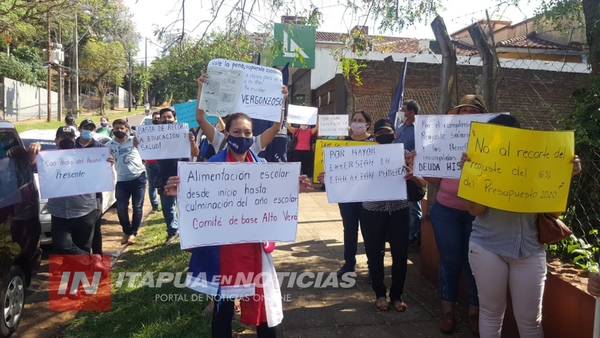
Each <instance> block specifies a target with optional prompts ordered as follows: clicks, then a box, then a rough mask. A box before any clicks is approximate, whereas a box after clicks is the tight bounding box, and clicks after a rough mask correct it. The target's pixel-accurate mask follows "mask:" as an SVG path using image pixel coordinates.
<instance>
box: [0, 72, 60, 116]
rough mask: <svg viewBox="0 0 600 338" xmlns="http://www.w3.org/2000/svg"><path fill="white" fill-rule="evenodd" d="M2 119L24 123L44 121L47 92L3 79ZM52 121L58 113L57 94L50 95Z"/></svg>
mask: <svg viewBox="0 0 600 338" xmlns="http://www.w3.org/2000/svg"><path fill="white" fill-rule="evenodd" d="M0 95H4V119H5V120H7V121H24V120H31V119H46V118H47V116H48V91H47V90H46V89H44V88H40V87H34V86H31V85H28V84H25V83H22V82H19V81H15V80H12V79H9V78H6V77H5V78H4V92H3V93H0ZM51 111H52V119H54V120H55V119H56V113H57V111H58V94H57V93H56V92H52V93H51Z"/></svg>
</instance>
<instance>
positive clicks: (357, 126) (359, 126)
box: [350, 122, 367, 134]
mask: <svg viewBox="0 0 600 338" xmlns="http://www.w3.org/2000/svg"><path fill="white" fill-rule="evenodd" d="M350 128H351V129H352V132H353V133H354V134H362V133H364V132H365V131H367V124H366V123H364V122H352V124H351V125H350Z"/></svg>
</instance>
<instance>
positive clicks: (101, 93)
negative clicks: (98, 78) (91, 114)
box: [96, 82, 105, 116]
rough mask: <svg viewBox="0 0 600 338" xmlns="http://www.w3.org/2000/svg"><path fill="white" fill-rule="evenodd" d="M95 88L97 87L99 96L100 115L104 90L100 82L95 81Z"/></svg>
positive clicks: (101, 113) (102, 107)
mask: <svg viewBox="0 0 600 338" xmlns="http://www.w3.org/2000/svg"><path fill="white" fill-rule="evenodd" d="M96 88H97V89H98V96H99V97H100V115H102V116H104V96H105V90H104V86H103V85H102V82H97V83H96Z"/></svg>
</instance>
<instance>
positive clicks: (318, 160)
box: [313, 139, 373, 183]
mask: <svg viewBox="0 0 600 338" xmlns="http://www.w3.org/2000/svg"><path fill="white" fill-rule="evenodd" d="M369 144H373V142H369V141H353V140H322V139H318V140H317V144H316V145H315V165H314V171H313V182H314V183H319V181H318V180H317V176H319V174H320V173H322V172H323V171H325V166H324V165H323V148H327V147H346V146H364V145H369Z"/></svg>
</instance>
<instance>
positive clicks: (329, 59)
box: [290, 18, 590, 129]
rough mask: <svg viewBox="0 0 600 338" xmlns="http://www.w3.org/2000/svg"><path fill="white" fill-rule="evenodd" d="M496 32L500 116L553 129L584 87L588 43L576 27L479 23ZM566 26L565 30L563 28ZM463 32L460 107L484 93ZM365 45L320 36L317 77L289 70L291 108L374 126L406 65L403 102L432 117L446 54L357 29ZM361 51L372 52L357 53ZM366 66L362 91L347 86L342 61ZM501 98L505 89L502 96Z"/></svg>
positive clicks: (458, 40) (458, 43) (456, 39)
mask: <svg viewBox="0 0 600 338" xmlns="http://www.w3.org/2000/svg"><path fill="white" fill-rule="evenodd" d="M477 24H479V25H481V26H482V28H483V29H484V30H485V31H486V32H489V27H490V26H491V29H492V31H493V33H494V34H493V35H494V42H495V48H496V51H497V53H498V57H499V62H500V69H501V74H502V77H503V79H502V86H504V89H505V91H504V92H502V93H501V94H500V95H501V97H500V99H499V108H500V109H501V110H502V111H509V112H511V113H514V114H517V115H519V114H521V115H522V116H523V118H522V120H524V122H525V123H524V124H525V125H526V126H527V125H529V126H531V127H535V128H538V129H552V128H554V127H556V123H557V121H558V120H559V119H560V118H562V117H565V116H566V114H568V110H569V109H570V105H569V103H568V101H569V99H570V96H571V93H572V91H573V90H575V88H577V87H579V86H583V85H586V84H587V79H588V75H589V72H590V70H589V68H588V65H587V63H586V61H587V60H586V57H585V53H586V46H585V36H584V34H583V33H582V32H581V30H579V29H578V28H577V27H574V28H572V29H570V30H569V32H568V34H564V33H562V32H556V31H552V30H550V29H549V28H547V27H540V26H538V25H536V22H535V19H529V20H525V21H522V22H518V23H515V24H513V23H512V22H511V21H510V20H507V19H505V18H492V19H491V20H490V24H488V22H487V20H480V21H479V22H477ZM566 26H567V25H565V27H566ZM467 29H468V27H465V28H463V29H461V30H458V31H457V32H454V33H452V34H451V35H450V38H451V40H452V43H453V45H454V49H455V51H456V55H457V74H456V77H457V82H458V84H459V85H458V89H457V91H456V94H455V96H456V97H455V98H454V99H455V101H458V100H459V99H460V97H461V96H462V95H464V94H468V93H481V88H482V86H481V83H479V82H480V81H481V67H480V66H481V64H482V61H481V58H480V57H479V56H478V52H477V49H476V48H475V46H474V44H473V42H472V40H471V38H470V36H469V33H468V31H467ZM357 30H358V31H360V32H361V35H360V39H361V41H356V39H357V38H356V37H353V38H350V35H349V34H344V33H332V32H320V31H317V32H316V51H315V53H316V56H315V68H314V69H292V70H291V76H290V85H291V90H290V98H291V102H292V103H293V104H306V105H311V106H315V107H318V108H319V113H321V114H346V113H349V112H350V111H351V110H358V109H362V110H366V111H368V112H370V113H371V114H372V115H374V118H382V117H385V116H387V111H388V110H389V107H390V105H391V97H392V93H393V92H394V89H395V86H396V83H397V82H398V78H399V76H400V73H401V69H402V66H403V60H404V58H405V57H406V58H407V62H408V71H407V76H406V85H405V98H406V99H409V98H411V99H415V100H417V101H418V102H419V103H420V105H421V107H422V108H421V109H422V113H423V114H435V112H436V104H437V95H438V91H439V74H440V70H441V60H442V58H441V55H440V54H441V53H440V50H439V47H438V45H437V42H436V41H435V40H429V39H415V38H406V37H394V36H374V35H369V34H368V27H364V26H360V27H359V26H357V27H355V28H354V29H353V31H357ZM357 46H358V47H364V48H365V49H367V51H366V53H365V51H364V50H362V51H361V50H360V48H357ZM340 57H345V58H354V59H357V60H361V61H360V62H362V63H363V64H365V65H366V67H364V68H361V77H362V79H363V80H362V83H363V84H362V85H360V86H357V85H356V82H355V81H352V79H351V81H350V84H352V85H349V82H348V81H346V80H345V79H344V78H343V76H342V75H341V70H340V69H339V67H338V64H339V61H338V60H339V58H340ZM500 90H502V88H501V89H500Z"/></svg>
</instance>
